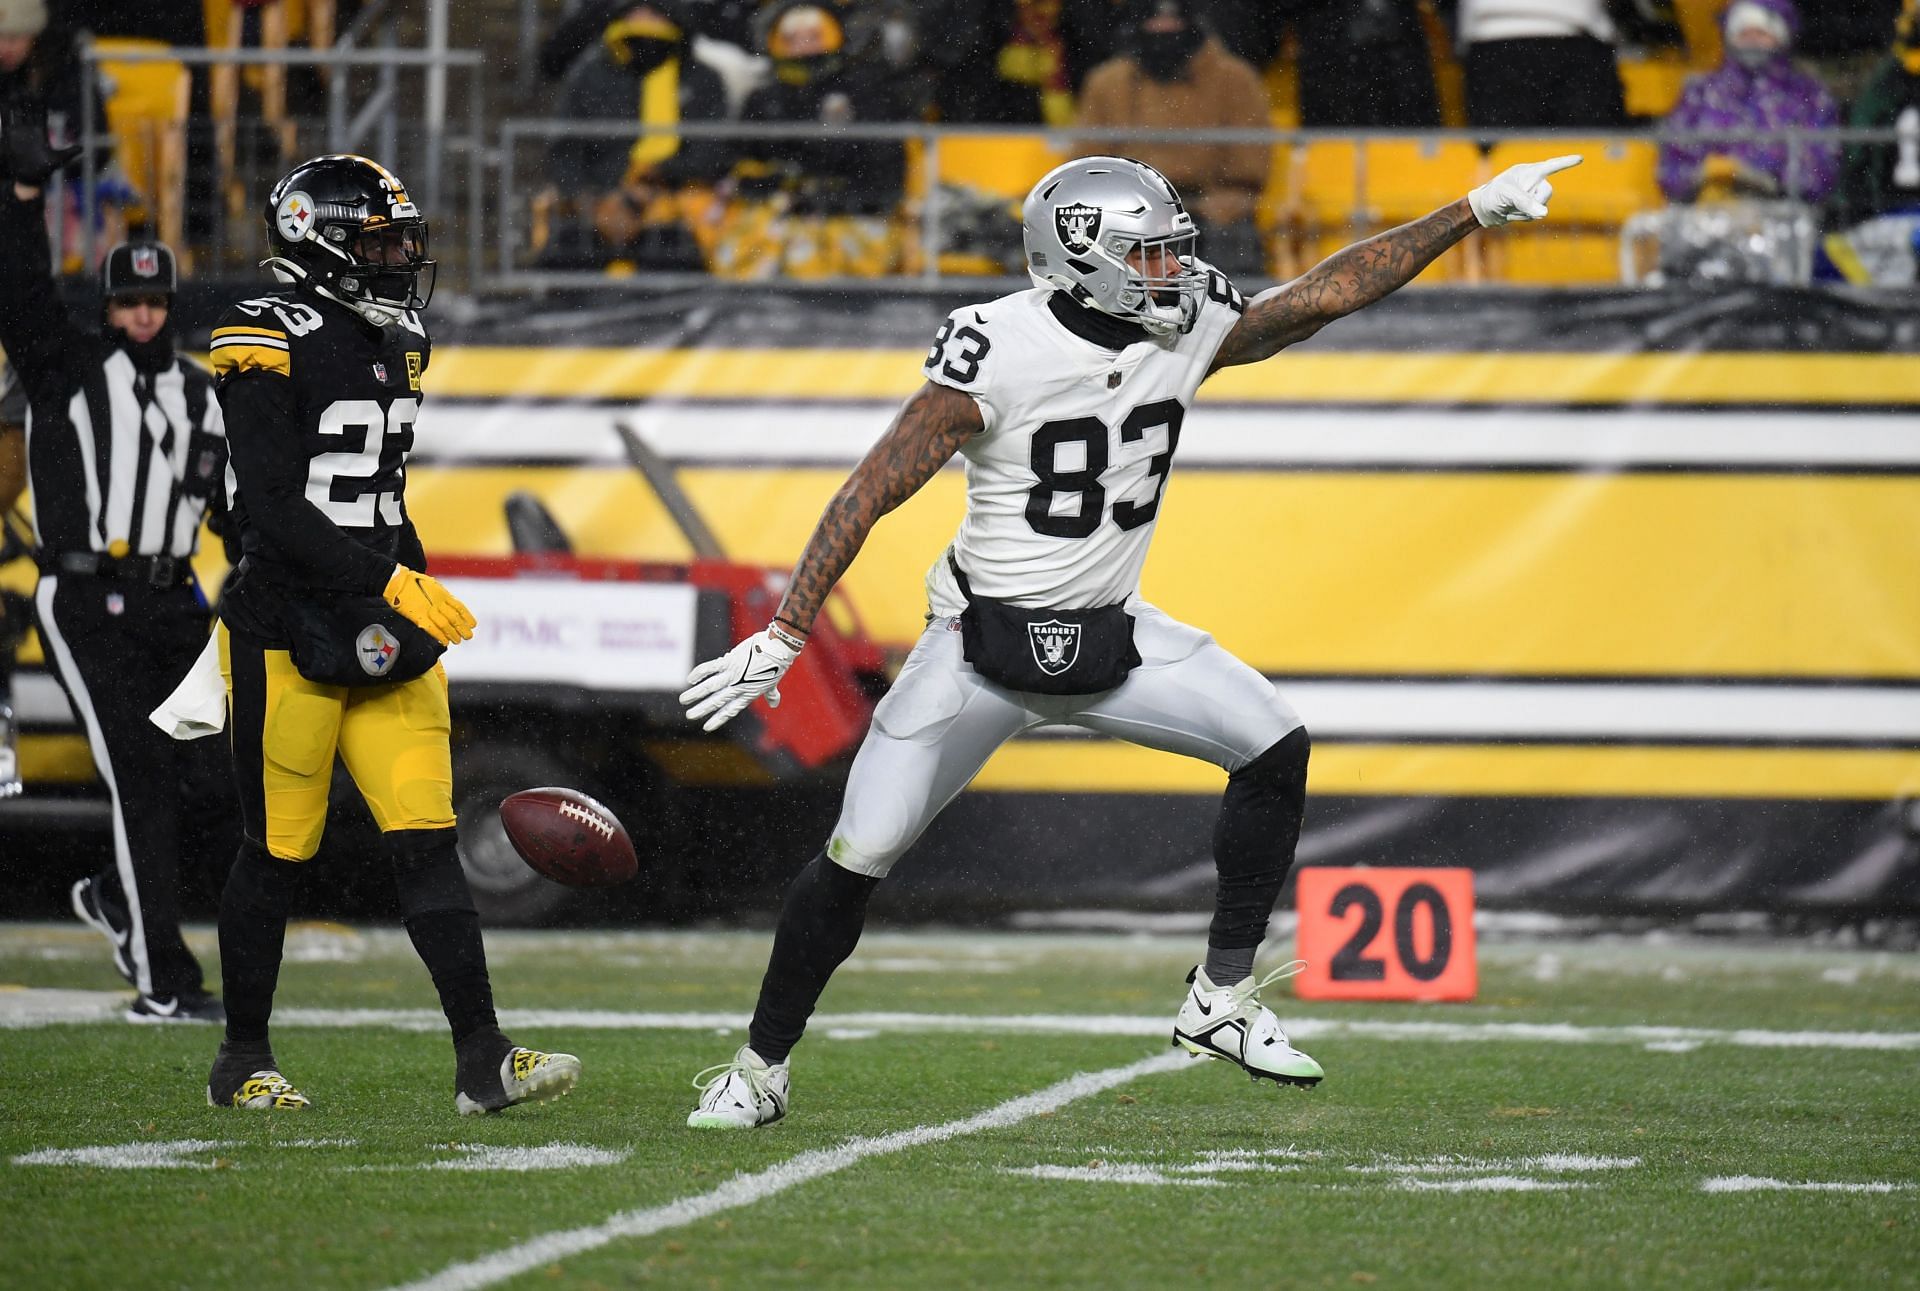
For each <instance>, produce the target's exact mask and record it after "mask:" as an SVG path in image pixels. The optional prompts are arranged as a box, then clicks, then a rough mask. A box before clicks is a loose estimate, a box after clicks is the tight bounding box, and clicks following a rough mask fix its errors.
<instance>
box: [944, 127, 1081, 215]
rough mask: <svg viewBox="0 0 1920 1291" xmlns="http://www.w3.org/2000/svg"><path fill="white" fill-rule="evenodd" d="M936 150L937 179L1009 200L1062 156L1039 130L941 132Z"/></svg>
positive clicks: (1020, 195) (1024, 191) (1021, 195)
mask: <svg viewBox="0 0 1920 1291" xmlns="http://www.w3.org/2000/svg"><path fill="white" fill-rule="evenodd" d="M938 152H939V176H940V182H941V183H943V184H958V185H962V186H965V187H967V188H974V189H978V190H980V191H981V192H983V193H995V194H998V195H999V196H1001V197H1005V198H1008V199H1009V200H1013V201H1018V200H1019V199H1021V198H1024V197H1025V196H1026V195H1027V191H1028V190H1029V189H1031V188H1032V187H1033V185H1034V181H1035V180H1037V179H1039V178H1040V176H1042V175H1044V174H1046V173H1047V172H1048V171H1050V170H1052V169H1053V168H1054V167H1055V166H1058V165H1059V164H1060V163H1061V162H1063V161H1065V160H1066V158H1065V157H1064V156H1062V155H1061V154H1060V153H1059V152H1058V151H1057V150H1056V149H1055V148H1054V147H1053V145H1052V144H1051V143H1050V142H1048V139H1047V136H1045V135H1041V134H1032V135H968V134H962V135H952V134H950V135H943V136H941V138H940V142H939V148H938Z"/></svg>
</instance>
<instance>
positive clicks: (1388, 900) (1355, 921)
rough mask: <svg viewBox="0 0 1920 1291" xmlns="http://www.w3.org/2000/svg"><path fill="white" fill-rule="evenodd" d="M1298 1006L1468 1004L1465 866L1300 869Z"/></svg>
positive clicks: (1470, 957) (1472, 978)
mask: <svg viewBox="0 0 1920 1291" xmlns="http://www.w3.org/2000/svg"><path fill="white" fill-rule="evenodd" d="M1295 895H1296V906H1297V909H1298V911H1299V916H1300V923H1299V934H1298V935H1299V949H1298V952H1297V953H1298V954H1299V956H1300V958H1302V959H1304V960H1306V961H1307V967H1306V968H1305V970H1303V971H1302V972H1301V973H1300V975H1299V976H1298V977H1296V978H1294V979H1293V980H1294V991H1295V993H1296V994H1297V995H1299V997H1300V998H1301V999H1307V1000H1470V999H1472V998H1473V996H1474V992H1475V991H1476V990H1477V989H1478V988H1479V969H1478V966H1477V965H1476V963H1475V960H1474V941H1473V871H1472V870H1464V869H1462V870H1376V869H1364V868H1362V869H1332V868H1322V867H1310V868H1308V869H1303V870H1301V871H1300V872H1299V878H1298V881H1297V883H1296V884H1295Z"/></svg>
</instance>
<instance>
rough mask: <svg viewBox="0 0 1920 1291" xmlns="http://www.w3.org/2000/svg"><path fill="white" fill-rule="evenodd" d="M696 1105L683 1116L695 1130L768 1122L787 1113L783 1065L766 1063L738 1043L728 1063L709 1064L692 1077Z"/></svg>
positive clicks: (747, 1127) (741, 1127) (744, 1127)
mask: <svg viewBox="0 0 1920 1291" xmlns="http://www.w3.org/2000/svg"><path fill="white" fill-rule="evenodd" d="M693 1087H694V1088H695V1089H697V1090H699V1091H700V1106H698V1107H696V1108H694V1109H693V1111H692V1113H691V1114H689V1115H688V1117H687V1125H688V1126H689V1127H690V1128H692V1129H696V1130H750V1129H753V1128H754V1127H756V1126H760V1125H771V1124H773V1123H774V1122H775V1121H777V1120H779V1119H780V1118H781V1117H783V1116H785V1115H786V1114H787V1091H788V1089H789V1082H788V1078H787V1064H786V1063H784V1062H776V1063H771V1064H769V1063H768V1062H767V1061H766V1059H764V1058H762V1057H761V1056H760V1055H759V1054H757V1053H755V1052H754V1051H753V1046H752V1045H744V1044H743V1045H741V1046H740V1052H738V1053H736V1054H734V1055H733V1061H732V1062H723V1063H721V1064H720V1065H719V1066H717V1067H709V1068H707V1069H706V1070H705V1071H703V1072H701V1073H700V1074H699V1075H698V1076H695V1077H694V1078H693Z"/></svg>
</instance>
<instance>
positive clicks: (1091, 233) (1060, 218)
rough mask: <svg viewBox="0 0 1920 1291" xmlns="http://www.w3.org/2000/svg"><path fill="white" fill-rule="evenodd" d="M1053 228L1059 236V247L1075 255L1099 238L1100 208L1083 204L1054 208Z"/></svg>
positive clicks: (1077, 203)
mask: <svg viewBox="0 0 1920 1291" xmlns="http://www.w3.org/2000/svg"><path fill="white" fill-rule="evenodd" d="M1053 226H1054V229H1055V231H1057V232H1058V233H1059V234H1060V243H1061V245H1062V246H1064V247H1066V249H1067V250H1069V251H1072V252H1075V253H1079V252H1082V251H1085V250H1087V249H1089V248H1090V247H1092V246H1093V240H1094V239H1095V238H1097V237H1099V236H1100V208H1099V207H1097V206H1088V205H1087V204H1085V203H1084V202H1075V203H1074V204H1073V205H1071V206H1056V207H1054V208H1053Z"/></svg>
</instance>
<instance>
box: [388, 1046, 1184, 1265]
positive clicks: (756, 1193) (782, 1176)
mask: <svg viewBox="0 0 1920 1291" xmlns="http://www.w3.org/2000/svg"><path fill="white" fill-rule="evenodd" d="M1186 1066H1187V1058H1186V1056H1185V1055H1184V1054H1162V1055H1160V1056H1158V1057H1155V1058H1146V1059H1143V1060H1142V1061H1140V1062H1133V1063H1128V1064H1127V1065H1126V1066H1124V1067H1109V1068H1107V1069H1106V1070H1105V1071H1093V1072H1082V1073H1081V1074H1080V1075H1077V1076H1071V1077H1068V1078H1067V1079H1066V1080H1063V1081H1061V1082H1060V1083H1059V1084H1057V1085H1049V1086H1047V1087H1046V1088H1045V1089H1042V1090H1039V1091H1038V1092H1036V1093H1032V1094H1026V1095H1024V1096H1022V1097H1020V1098H1015V1099H1012V1100H1010V1101H1008V1102H1005V1103H1001V1104H1000V1105H999V1106H998V1107H990V1108H988V1109H987V1110H986V1111H984V1112H981V1113H979V1114H978V1115H975V1116H969V1117H965V1118H964V1119H962V1120H957V1121H948V1122H946V1123H945V1124H942V1125H919V1126H915V1127H914V1128H913V1129H910V1130H900V1131H898V1132H896V1133H893V1134H883V1135H880V1136H879V1137H877V1138H856V1139H848V1140H847V1141H846V1142H845V1143H842V1144H841V1145H840V1146H838V1147H833V1148H821V1149H817V1150H815V1151H812V1152H802V1153H801V1154H800V1155H798V1156H796V1157H790V1158H788V1159H787V1160H785V1161H782V1162H781V1163H780V1164H778V1165H775V1166H769V1167H768V1168H767V1169H765V1170H760V1171H756V1172H755V1173H753V1174H740V1175H735V1176H734V1177H733V1178H731V1179H729V1180H727V1181H726V1182H725V1183H723V1184H721V1185H720V1186H719V1187H717V1188H715V1189H713V1190H712V1191H710V1192H703V1193H700V1194H698V1195H696V1196H692V1197H682V1198H680V1199H679V1200H678V1201H670V1202H668V1203H667V1204H666V1205H664V1206H649V1207H647V1208H646V1209H644V1210H627V1211H622V1212H620V1213H619V1214H617V1215H613V1216H611V1217H610V1218H608V1219H606V1220H603V1221H602V1222H600V1223H598V1224H594V1225H592V1226H590V1227H587V1228H572V1229H565V1230H562V1231H560V1232H554V1233H547V1234H545V1235H544V1236H541V1237H536V1238H534V1239H533V1240H531V1241H527V1242H522V1243H520V1244H519V1245H517V1246H509V1247H507V1248H506V1249H505V1250H501V1251H495V1252H494V1253H493V1254H492V1255H483V1256H481V1257H480V1258H479V1259H477V1260H468V1261H465V1262H463V1263H460V1264H450V1265H448V1266H447V1267H446V1268H444V1269H441V1270H440V1271H439V1272H438V1273H434V1274H430V1275H429V1276H427V1277H424V1278H421V1279H420V1280H419V1281H417V1282H408V1283H405V1284H403V1285H402V1286H401V1287H398V1288H395V1291H456V1289H460V1291H466V1289H469V1288H476V1287H487V1286H492V1285H493V1284H494V1283H496V1282H503V1281H505V1280H506V1279H508V1278H510V1277H515V1276H517V1275H519V1274H522V1273H526V1272H529V1271H531V1270H533V1269H537V1268H543V1267H545V1266H546V1265H549V1264H552V1263H553V1262H554V1261H556V1260H563V1259H567V1258H569V1257H571V1256H575V1255H580V1254H583V1253H585V1252H587V1251H591V1250H596V1249H598V1248H599V1247H602V1246H606V1245H608V1244H609V1243H611V1242H617V1241H620V1240H622V1239H625V1238H631V1237H645V1236H647V1235H649V1234H651V1233H658V1232H662V1231H664V1230H666V1229H669V1228H679V1227H681V1226H682V1225H685V1224H691V1223H694V1222H695V1221H697V1220H701V1219H705V1218H707V1217H708V1216H709V1215H717V1214H719V1213H720V1212H722V1211H727V1210H737V1209H739V1208H740V1207H742V1206H751V1205H753V1204H754V1203H755V1202H758V1201H764V1200H765V1199H766V1198H768V1197H771V1196H773V1195H774V1194H775V1193H779V1192H785V1191H786V1190H787V1189H789V1188H792V1187H795V1186H796V1185H799V1184H803V1183H806V1182H808V1181H809V1180H812V1179H818V1178H821V1177H822V1176H824V1175H830V1174H836V1173H838V1172H839V1171H841V1170H845V1169H846V1168H847V1167H849V1166H852V1165H857V1164H858V1163H859V1162H861V1161H865V1160H867V1159H868V1158H870V1157H878V1156H887V1155H889V1154H891V1153H895V1152H904V1151H906V1150H907V1149H908V1148H917V1147H920V1146H922V1145H923V1144H927V1143H941V1142H944V1141H946V1140H947V1139H955V1138H960V1137H962V1136H963V1135H968V1134H978V1133H979V1132H980V1131H982V1130H996V1129H1003V1128H1005V1127H1006V1126H1009V1125H1017V1124H1019V1123H1020V1122H1021V1121H1024V1120H1028V1119H1030V1118H1032V1117H1035V1116H1042V1115H1045V1114H1046V1113H1048V1112H1053V1111H1057V1110H1058V1109H1060V1108H1062V1107H1065V1106H1066V1105H1067V1104H1068V1103H1071V1102H1074V1101H1075V1100H1077V1099H1082V1098H1086V1097H1088V1096H1089V1095H1092V1094H1098V1093H1100V1092H1101V1091H1103V1090H1108V1089H1112V1088H1114V1087H1115V1086H1116V1085H1124V1084H1127V1083H1128V1082H1130V1081H1133V1080H1137V1079H1139V1078H1140V1077H1141V1076H1152V1075H1157V1074H1158V1073H1160V1072H1164V1071H1178V1070H1181V1069H1183V1068H1185V1067H1186Z"/></svg>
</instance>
